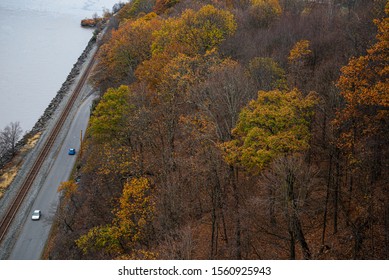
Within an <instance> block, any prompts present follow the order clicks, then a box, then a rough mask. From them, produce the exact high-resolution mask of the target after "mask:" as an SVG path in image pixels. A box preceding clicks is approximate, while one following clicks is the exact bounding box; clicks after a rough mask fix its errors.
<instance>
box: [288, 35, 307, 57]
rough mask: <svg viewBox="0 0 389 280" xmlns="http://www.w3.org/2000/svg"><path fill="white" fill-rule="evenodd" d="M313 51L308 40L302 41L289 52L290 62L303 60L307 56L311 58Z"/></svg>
mask: <svg viewBox="0 0 389 280" xmlns="http://www.w3.org/2000/svg"><path fill="white" fill-rule="evenodd" d="M311 53H312V51H311V50H310V49H309V41H308V40H300V41H298V42H297V43H296V44H295V45H294V46H293V48H292V49H291V50H290V52H289V57H288V60H289V61H290V62H293V61H297V60H303V59H304V58H306V57H307V56H309V55H310V54H311Z"/></svg>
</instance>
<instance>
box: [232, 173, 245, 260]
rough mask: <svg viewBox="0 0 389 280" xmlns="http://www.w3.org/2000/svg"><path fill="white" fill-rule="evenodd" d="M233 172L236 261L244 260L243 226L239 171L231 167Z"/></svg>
mask: <svg viewBox="0 0 389 280" xmlns="http://www.w3.org/2000/svg"><path fill="white" fill-rule="evenodd" d="M230 170H231V172H232V191H233V197H234V211H235V215H234V224H235V234H234V235H235V248H234V258H235V259H236V260H241V259H242V248H241V226H240V217H239V215H240V213H239V212H240V211H239V209H240V203H239V193H238V170H237V169H236V168H235V167H233V166H231V169H230Z"/></svg>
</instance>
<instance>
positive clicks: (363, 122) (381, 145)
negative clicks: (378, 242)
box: [334, 3, 389, 258]
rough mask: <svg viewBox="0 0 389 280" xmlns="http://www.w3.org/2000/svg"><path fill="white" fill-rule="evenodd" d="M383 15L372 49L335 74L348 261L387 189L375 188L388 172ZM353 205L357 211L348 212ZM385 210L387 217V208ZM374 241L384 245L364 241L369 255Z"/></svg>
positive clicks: (387, 34)
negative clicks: (349, 242)
mask: <svg viewBox="0 0 389 280" xmlns="http://www.w3.org/2000/svg"><path fill="white" fill-rule="evenodd" d="M385 12H386V17H385V18H383V19H381V20H375V24H376V25H377V27H378V33H377V36H376V43H375V44H374V45H373V46H372V47H371V48H369V49H368V50H367V54H366V55H363V56H360V57H357V58H352V59H350V61H349V63H348V65H346V66H344V67H343V68H342V69H341V76H340V78H339V80H338V84H337V86H338V88H339V89H340V91H341V92H340V93H341V95H342V97H343V98H344V101H345V106H344V107H343V108H341V109H340V110H339V111H338V112H337V116H336V118H335V120H334V124H335V127H336V130H337V131H336V132H337V136H338V139H337V145H338V148H339V149H340V150H341V152H342V155H343V156H344V157H345V160H346V164H347V165H346V168H347V169H346V172H347V173H348V177H349V178H350V179H349V180H348V195H347V197H348V203H347V204H348V206H349V207H348V209H347V210H346V213H347V215H346V219H347V222H348V223H349V224H350V225H351V227H352V233H353V236H354V239H353V240H354V250H353V257H354V258H359V257H360V256H361V253H360V250H361V248H362V244H363V242H364V240H365V239H367V238H366V234H365V232H366V231H367V229H371V228H374V227H375V226H376V223H377V222H376V221H375V219H373V216H374V212H375V211H376V208H377V205H381V203H382V205H385V204H386V205H387V203H388V201H389V194H388V191H387V188H385V187H383V185H381V184H382V183H381V184H380V181H382V182H385V181H386V180H387V176H386V175H387V174H386V173H387V172H383V171H384V170H385V168H386V169H387V166H388V161H387V158H388V149H387V147H388V144H389V141H388V139H389V137H388V134H389V129H388V128H389V81H388V73H389V66H388V58H389V17H388V15H389V3H387V4H386V8H385ZM383 184H385V183H383ZM354 200H355V201H354ZM381 200H383V202H380V201H381ZM354 203H355V204H357V205H358V206H357V207H352V206H353V205H354ZM380 207H385V206H380ZM385 208H386V210H385V215H386V217H387V213H388V212H387V211H388V210H387V209H388V208H387V207H385ZM369 231H370V230H369ZM388 232H389V226H388V224H385V233H386V234H388ZM376 238H381V239H384V238H383V237H382V236H381V235H380V234H376V236H373V234H371V235H370V240H371V243H372V244H373V245H372V246H371V248H370V249H369V250H370V251H372V252H374V250H375V248H376V247H375V246H374V244H375V241H374V240H375V239H376ZM385 240H386V241H385V242H386V246H389V245H388V241H387V240H388V239H387V236H386V237H385ZM387 248H389V247H387ZM364 255H365V254H364Z"/></svg>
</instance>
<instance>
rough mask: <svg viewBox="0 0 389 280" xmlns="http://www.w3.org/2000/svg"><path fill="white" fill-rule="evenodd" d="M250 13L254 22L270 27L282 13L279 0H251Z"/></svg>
mask: <svg viewBox="0 0 389 280" xmlns="http://www.w3.org/2000/svg"><path fill="white" fill-rule="evenodd" d="M250 2H251V7H250V15H251V18H252V20H253V23H254V24H256V25H259V26H260V27H268V26H269V25H270V24H271V23H272V22H273V21H274V19H276V18H277V17H278V16H279V15H280V14H281V13H282V9H281V5H280V3H279V1H278V0H251V1H250Z"/></svg>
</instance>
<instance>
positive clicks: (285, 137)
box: [221, 89, 316, 172]
mask: <svg viewBox="0 0 389 280" xmlns="http://www.w3.org/2000/svg"><path fill="white" fill-rule="evenodd" d="M315 100H316V98H315V97H314V95H313V94H310V95H308V96H307V97H303V96H302V94H301V92H299V91H298V90H297V89H294V90H292V91H290V92H282V91H279V90H273V91H269V92H264V91H259V92H258V98H257V99H256V100H252V101H251V102H250V103H249V105H248V106H247V107H245V108H244V109H243V110H242V111H241V112H240V114H239V120H238V123H237V125H236V127H235V128H234V130H233V132H232V133H233V137H234V138H233V140H231V141H229V142H226V143H223V144H222V145H221V147H222V148H223V149H224V150H225V152H226V160H227V162H229V163H231V164H234V165H237V166H239V167H243V168H244V169H246V170H248V171H254V172H259V171H261V170H262V169H263V168H264V167H266V166H267V165H268V164H269V163H270V162H271V160H272V159H274V158H275V157H276V156H278V155H281V154H291V153H294V152H299V151H302V150H305V149H306V148H308V146H309V139H310V133H309V123H310V119H311V117H312V115H313V106H314V105H315V102H316V101H315Z"/></svg>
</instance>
